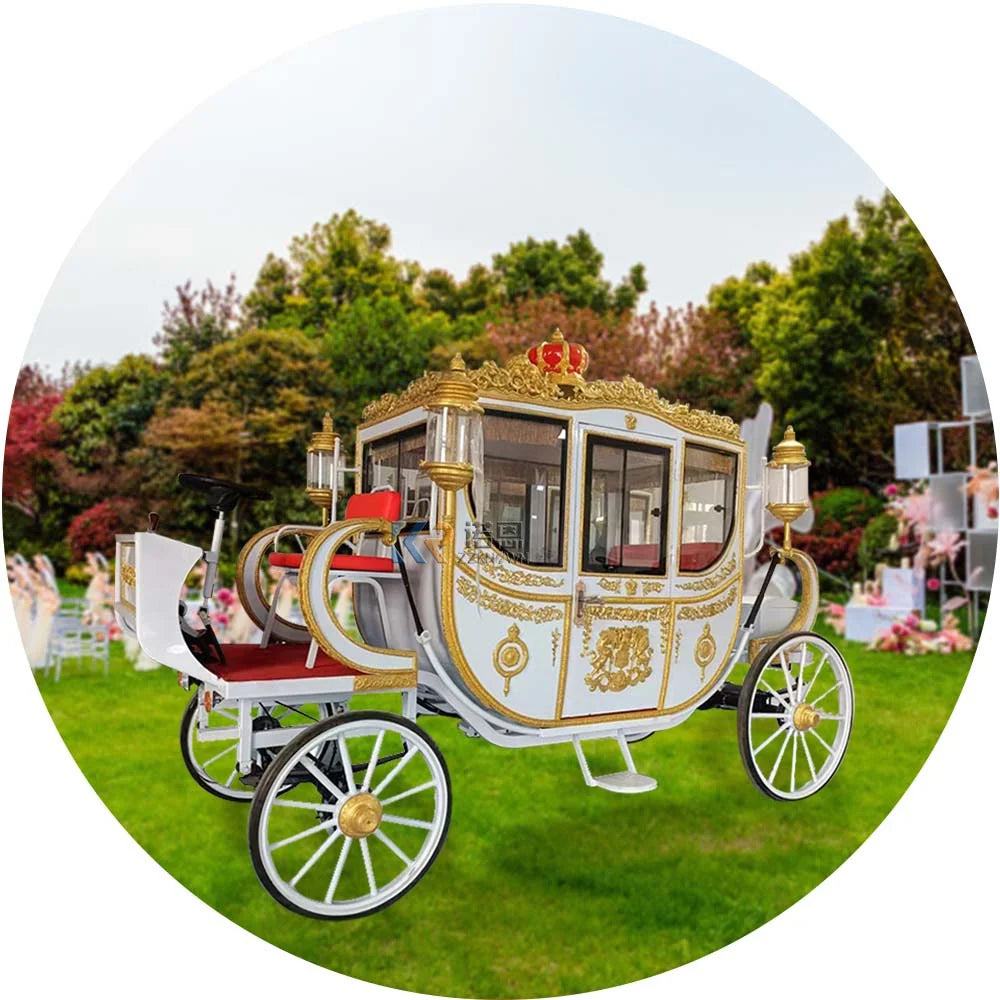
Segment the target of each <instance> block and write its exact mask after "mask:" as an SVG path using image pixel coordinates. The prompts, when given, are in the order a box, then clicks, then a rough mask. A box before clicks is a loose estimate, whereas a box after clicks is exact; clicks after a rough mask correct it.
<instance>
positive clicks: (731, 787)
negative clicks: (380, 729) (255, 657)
mask: <svg viewBox="0 0 1000 1000" xmlns="http://www.w3.org/2000/svg"><path fill="white" fill-rule="evenodd" d="M838 644H839V645H840V647H841V649H842V650H843V651H844V652H845V655H846V657H847V660H848V663H849V665H850V667H851V670H852V673H853V676H854V682H855V689H856V696H857V715H856V720H855V726H854V732H853V736H852V739H851V746H850V748H849V750H848V753H847V757H846V759H845V761H844V763H843V765H842V767H841V769H840V771H839V772H838V774H837V776H836V778H835V779H834V780H833V782H832V783H831V784H830V785H829V787H827V788H826V789H824V790H823V791H822V792H821V793H820V794H818V795H817V796H815V797H814V798H811V799H808V800H806V801H804V802H799V803H793V804H788V803H781V802H774V801H772V800H770V799H767V798H765V797H764V796H763V795H761V794H760V792H758V791H756V790H755V789H754V788H753V787H752V786H751V784H750V782H749V780H748V779H747V777H746V775H745V773H744V771H743V766H742V764H741V763H740V757H739V752H738V750H737V745H736V725H735V717H734V714H733V713H729V712H718V711H712V712H697V713H695V715H694V717H693V718H691V719H690V720H689V721H688V722H687V723H686V724H684V725H681V726H680V727H679V728H677V729H675V730H673V731H670V732H665V733H660V734H658V735H656V736H653V737H652V738H651V739H649V740H647V741H646V742H644V743H641V744H638V745H636V746H635V747H634V756H635V759H636V764H637V766H638V768H639V770H640V771H643V772H646V773H649V774H651V775H653V776H654V777H655V778H657V780H658V781H659V788H658V789H657V790H656V791H655V792H653V793H651V794H648V795H638V796H613V795H610V794H608V793H606V792H603V791H600V790H598V789H588V788H586V787H585V786H584V784H583V781H582V779H581V777H580V773H579V770H578V768H577V764H576V760H575V757H574V754H573V752H572V749H571V748H569V747H567V746H563V747H545V748H538V749H530V750H520V751H510V750H501V749H498V748H494V747H492V746H490V745H489V744H487V743H485V742H483V741H481V740H470V739H468V738H466V737H465V736H463V735H462V734H461V733H460V732H458V730H457V729H456V726H455V722H454V720H447V719H429V720H422V721H423V722H424V724H425V725H426V728H427V730H428V731H429V732H430V733H431V735H432V736H433V738H434V739H435V740H436V741H437V742H438V745H439V746H440V747H441V750H442V752H443V753H444V755H445V759H446V761H447V763H448V766H449V768H450V770H451V777H452V784H453V791H454V809H453V814H452V822H451V831H450V834H449V836H448V840H447V841H446V843H445V845H444V848H443V850H442V852H441V854H440V856H439V857H438V860H437V861H436V863H435V864H434V866H433V867H432V868H431V870H430V871H429V873H428V874H427V876H426V877H425V878H424V879H423V881H421V882H420V883H419V884H418V885H417V886H416V888H414V890H413V891H412V892H411V893H409V894H408V895H406V896H405V897H403V899H402V900H401V901H400V902H398V903H396V904H395V905H394V906H391V907H390V908H389V909H387V910H384V911H382V912H381V913H378V914H376V915H375V916H372V917H368V918H365V919H362V920H354V921H341V922H335V923H330V922H323V921H316V920H310V919H308V918H305V917H299V916H296V915H294V914H292V913H291V912H289V911H288V910H286V909H284V908H283V907H281V906H280V905H279V904H278V903H276V902H275V901H274V900H272V899H271V897H270V896H269V895H268V894H267V893H266V892H265V891H264V890H263V889H262V888H261V886H260V885H259V884H258V882H257V878H256V876H255V875H254V872H253V869H252V868H251V865H250V859H249V856H248V850H247V836H246V822H247V813H248V808H249V807H248V806H246V805H243V804H231V803H227V802H224V801H222V800H220V799H216V798H214V797H213V796H211V795H209V794H207V793H206V792H203V791H202V790H201V789H199V788H198V786H197V785H195V783H194V782H193V781H192V780H191V778H190V777H189V776H188V774H187V771H186V770H185V769H184V765H183V763H182V761H181V756H180V751H179V748H178V735H177V733H178V725H179V722H180V717H181V712H182V711H183V709H184V706H185V703H186V701H187V698H188V697H189V696H188V695H187V694H186V692H184V691H182V690H181V689H180V688H179V687H178V685H177V683H176V680H175V674H174V672H173V671H171V670H167V669H163V670H159V671H155V672H153V673H136V672H135V671H133V670H132V669H131V667H130V666H129V664H128V663H127V661H126V660H125V659H124V657H123V655H122V653H121V650H120V647H119V644H117V643H116V644H114V646H113V656H112V662H111V671H110V676H108V677H107V678H105V677H103V676H99V675H98V674H95V673H88V672H87V671H86V670H85V669H84V668H80V669H77V668H76V667H75V666H74V665H73V664H69V665H68V666H67V667H66V668H65V669H64V671H63V677H62V680H61V681H60V683H58V684H56V683H54V682H53V681H52V680H51V679H50V678H44V677H39V687H40V689H41V692H42V695H43V697H44V699H45V702H46V705H47V706H48V709H49V711H50V712H51V714H52V718H53V720H54V721H55V724H56V726H57V727H58V729H59V732H60V733H61V734H62V737H63V739H64V740H65V741H66V743H67V745H68V747H69V749H70V752H71V753H72V754H73V757H74V758H75V759H76V761H77V763H78V764H79V766H80V768H81V770H82V771H83V773H84V775H85V776H86V778H87V780H88V781H89V782H90V783H91V785H93V787H94V789H95V790H96V791H97V793H98V795H99V796H100V797H101V798H102V799H103V801H104V802H105V804H106V805H107V806H108V808H109V809H110V810H111V811H112V812H113V813H114V815H115V816H117V817H118V819H119V820H120V821H121V823H122V824H123V825H124V827H125V828H126V829H127V830H128V831H129V833H130V834H131V835H132V836H133V837H135V839H136V840H137V841H138V842H139V843H140V844H141V845H142V846H143V847H144V848H145V849H146V850H147V851H148V852H149V854H150V855H151V856H152V857H153V858H154V859H155V860H156V861H157V862H158V863H159V864H160V865H162V866H163V868H165V869H166V871H168V872H169V873H170V874H171V875H173V876H174V877H175V878H176V879H178V880H179V881H180V882H181V883H183V884H184V885H185V886H187V887H188V888H189V889H190V890H191V891H192V892H194V893H195V894H196V895H198V896H199V897H200V898H201V899H203V900H204V901H205V902H207V903H208V904H209V905H210V906H212V907H214V908H215V909H216V910H218V911H219V912H220V913H222V914H224V915H225V916H227V917H229V918H230V919H231V920H233V921H235V922H236V923H238V924H239V925H241V926H242V927H245V928H246V929H247V930H249V931H252V932H253V933H254V934H257V935H259V936H260V937H263V938H265V939H267V940H268V941H270V942H272V943H273V944H276V945H278V946H279V947H281V948H284V949H285V950H286V951H289V952H292V953H293V954H296V955H300V956H301V957H303V958H306V959H308V960H309V961H312V962H315V963H317V964H319V965H322V966H326V967H329V968H332V969H336V970H337V971H339V972H342V973H346V974H348V975H351V976H356V977H358V978H361V979H366V980H370V981H372V982H377V983H381V984H383V985H386V986H393V987H398V988H402V989H409V990H414V991H419V992H426V993H435V994H440V995H445V996H449V995H450V996H477V997H519V996H520V997H528V996H550V995H554V994H564V993H575V992H580V991H584V990H594V989H600V988H603V987H609V986H615V985H618V984H621V983H625V982H629V981H632V980H636V979H641V978H644V977H646V976H650V975H654V974H656V973H659V972H663V971H665V970H667V969H670V968H673V967H675V966H678V965H681V964H683V963H685V962H689V961H691V960H693V959H695V958H698V957H699V956H701V955H704V954H706V953H708V952H711V951H714V950H715V949H717V948H720V947H722V946H723V945H725V944H728V943H729V942H730V941H733V940H734V939H735V938H738V937H740V936H741V935H743V934H746V933H747V932H748V931H751V930H753V929H754V928H755V927H758V926H760V925H761V924H762V923H764V922H765V921H767V920H769V919H770V918H772V917H774V916H775V915H777V914H778V913H780V912H781V911H782V910H784V909H785V908H786V907H788V906H789V905H791V904H792V903H794V902H795V901H796V900H797V899H799V898H800V897H801V896H802V895H804V894H805V892H806V891H807V890H809V889H811V888H812V887H814V886H815V885H817V884H818V883H819V882H820V881H822V880H823V879H824V878H826V876H827V875H829V874H830V873H831V872H833V871H834V869H836V868H837V867H838V866H839V865H840V864H841V863H842V862H843V861H844V860H845V859H846V858H847V857H848V856H849V855H850V854H851V853H852V852H853V851H854V850H855V848H857V847H858V845H859V844H861V842H862V841H863V840H864V839H865V838H866V837H867V836H868V835H869V834H870V833H871V832H872V830H874V829H875V827H876V826H878V824H879V823H880V822H881V820H882V819H883V818H884V816H885V815H886V813H887V812H888V811H889V810H890V809H891V808H892V807H893V805H894V804H895V803H896V801H897V800H898V799H899V797H900V796H901V795H902V793H903V792H904V791H905V789H906V787H907V786H908V785H909V783H910V782H911V781H912V780H913V778H914V776H915V775H916V773H917V771H918V770H919V768H920V766H921V765H922V764H923V762H924V760H925V759H926V757H927V755H928V753H929V752H930V750H931V748H932V747H933V746H934V743H935V741H936V740H937V738H938V735H939V734H940V732H941V729H942V728H943V726H944V724H945V723H946V722H947V720H948V716H949V714H950V712H951V709H952V706H953V705H954V703H955V699H956V698H957V697H958V693H959V691H960V689H961V687H962V684H963V682H964V680H965V676H966V673H967V671H968V669H969V666H970V664H971V660H972V657H971V654H956V655H952V656H922V657H916V658H908V657H903V656H900V655H896V654H888V653H871V652H868V651H866V650H865V649H864V647H863V646H860V645H857V644H853V643H845V642H843V641H842V640H840V641H839V642H838ZM356 704H357V706H358V707H362V699H360V698H359V699H357V703H356ZM396 706H398V699H391V700H390V699H387V698H386V697H385V696H383V697H382V698H372V697H369V698H366V699H364V706H363V707H388V708H390V709H392V708H395V707H396ZM608 747H609V750H610V744H608ZM589 749H591V751H592V762H593V764H594V766H595V771H602V770H617V769H618V768H619V767H620V764H618V763H616V761H615V759H614V754H613V753H612V752H604V751H602V750H601V744H591V745H589Z"/></svg>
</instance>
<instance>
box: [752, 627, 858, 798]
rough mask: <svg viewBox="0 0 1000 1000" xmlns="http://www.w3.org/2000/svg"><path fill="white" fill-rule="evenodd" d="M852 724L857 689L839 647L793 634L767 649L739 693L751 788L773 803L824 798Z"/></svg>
mask: <svg viewBox="0 0 1000 1000" xmlns="http://www.w3.org/2000/svg"><path fill="white" fill-rule="evenodd" d="M853 720H854V686H853V684H852V683H851V675H850V672H849V671H848V669H847V664H846V663H845V662H844V658H843V657H842V656H841V655H840V653H839V652H838V651H837V648H836V646H834V645H833V643H831V642H829V641H828V640H827V639H824V638H823V637H822V636H820V635H816V634H815V633H814V632H795V633H793V634H791V635H788V636H783V637H782V638H780V639H779V640H777V641H776V642H774V643H772V644H771V645H770V646H768V647H767V648H766V649H765V650H764V651H763V652H762V653H761V654H760V656H759V657H757V659H756V660H755V661H754V664H753V666H752V667H751V668H750V671H749V673H748V674H747V676H746V679H745V680H744V681H743V686H742V688H741V689H740V700H739V705H738V708H737V715H736V728H737V736H738V739H739V744H740V756H741V757H742V758H743V766H744V767H745V768H746V771H747V774H748V775H749V776H750V780H751V781H752V782H753V783H754V784H755V785H756V786H757V787H758V788H759V789H760V790H761V791H762V792H763V793H764V794H765V795H769V796H770V797H771V798H772V799H782V800H785V801H793V800H796V799H804V798H807V797H808V796H810V795H812V794H813V793H814V792H818V791H819V790H820V789H821V788H822V787H823V786H824V785H826V784H827V783H828V782H829V781H830V779H831V778H832V777H833V776H834V774H836V772H837V768H838V767H840V762H841V761H842V760H843V759H844V753H845V751H846V750H847V742H848V740H849V739H850V737H851V724H852V723H853Z"/></svg>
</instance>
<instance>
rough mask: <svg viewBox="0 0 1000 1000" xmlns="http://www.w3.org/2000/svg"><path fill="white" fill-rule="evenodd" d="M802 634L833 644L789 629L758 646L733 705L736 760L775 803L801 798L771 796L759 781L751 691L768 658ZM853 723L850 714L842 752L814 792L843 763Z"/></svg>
mask: <svg viewBox="0 0 1000 1000" xmlns="http://www.w3.org/2000/svg"><path fill="white" fill-rule="evenodd" d="M803 636H810V637H815V638H817V639H822V640H823V642H826V643H828V644H830V645H833V644H832V643H831V642H830V640H829V639H827V638H826V636H822V635H819V634H818V633H816V632H810V631H808V630H802V631H801V632H789V633H788V635H783V636H780V637H779V638H778V639H776V640H775V641H774V642H772V643H770V644H769V645H768V646H765V647H764V649H762V650H761V651H760V653H759V654H758V656H757V659H756V660H754V661H753V665H752V666H751V667H750V669H749V670H748V671H747V675H746V677H745V678H744V679H743V686H742V687H741V688H740V699H739V702H738V704H737V707H736V739H737V742H738V743H739V747H740V760H742V761H743V768H744V770H745V771H746V772H747V777H748V778H749V779H750V782H751V784H752V785H753V786H754V787H755V788H756V789H757V790H758V791H760V792H763V794H764V795H766V796H767V797H768V798H769V799H774V800H775V801H776V802H804V801H805V799H786V798H784V797H782V796H781V795H775V794H774V792H773V791H772V790H771V789H770V788H769V787H768V785H766V784H765V783H764V782H763V781H762V780H761V777H760V775H759V774H758V773H757V768H756V767H755V766H754V763H753V751H752V748H751V746H750V701H751V699H752V698H753V692H754V688H755V687H756V686H757V680H758V679H759V677H760V675H761V674H762V673H763V672H764V669H765V667H767V665H768V664H769V663H770V662H771V660H773V659H774V655H775V653H776V652H777V651H778V649H779V647H781V646H784V645H785V644H787V643H788V642H790V641H791V640H794V639H800V638H802V637H803ZM835 648H836V647H835ZM838 655H839V652H838ZM841 659H843V657H841ZM844 667H845V669H846V667H847V664H846V663H845V664H844ZM848 677H850V672H848ZM852 686H853V685H852ZM852 704H853V697H852ZM853 725H854V718H853V713H852V718H851V720H850V722H849V723H848V729H847V736H846V737H845V739H844V752H843V753H842V754H841V755H840V760H839V761H838V762H837V766H836V767H835V768H834V769H833V772H832V773H831V774H830V776H829V777H828V778H827V779H826V781H824V782H823V784H822V785H820V787H819V788H817V789H816V792H821V791H822V790H823V789H824V788H826V786H827V785H828V784H830V782H831V781H833V779H834V777H835V776H836V774H837V771H839V770H840V765H841V764H843V762H844V757H846V756H847V749H848V746H849V744H850V742H851V729H852V727H853ZM816 792H813V793H812V795H815V794H816ZM811 797H812V796H811V795H807V796H806V797H805V798H811Z"/></svg>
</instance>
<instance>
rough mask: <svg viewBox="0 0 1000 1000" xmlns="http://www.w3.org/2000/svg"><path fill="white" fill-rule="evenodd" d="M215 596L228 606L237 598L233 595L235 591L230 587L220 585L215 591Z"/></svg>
mask: <svg viewBox="0 0 1000 1000" xmlns="http://www.w3.org/2000/svg"><path fill="white" fill-rule="evenodd" d="M215 596H216V597H217V598H218V599H219V603H220V604H223V605H225V606H226V607H227V608H228V607H229V605H230V604H232V603H233V601H234V600H236V598H235V597H234V596H233V592H232V591H231V590H230V589H229V588H228V587H220V588H219V590H217V591H216V592H215Z"/></svg>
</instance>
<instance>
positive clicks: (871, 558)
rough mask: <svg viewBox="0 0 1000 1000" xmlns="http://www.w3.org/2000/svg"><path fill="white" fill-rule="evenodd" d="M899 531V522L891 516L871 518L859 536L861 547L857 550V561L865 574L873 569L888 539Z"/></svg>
mask: <svg viewBox="0 0 1000 1000" xmlns="http://www.w3.org/2000/svg"><path fill="white" fill-rule="evenodd" d="M898 530H899V521H897V520H896V518H895V517H893V516H892V514H879V515H878V517H873V518H872V519H871V520H870V521H869V522H868V524H866V525H865V530H864V532H863V533H862V535H861V546H860V548H859V549H858V559H859V561H860V563H861V568H862V569H863V570H864V571H865V573H870V572H871V571H872V570H874V569H875V566H876V564H877V563H878V562H879V560H880V559H881V558H882V554H883V552H884V551H885V550H886V548H887V547H888V545H889V539H890V538H892V536H893V535H894V534H895V533H896V532H897V531H898Z"/></svg>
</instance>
